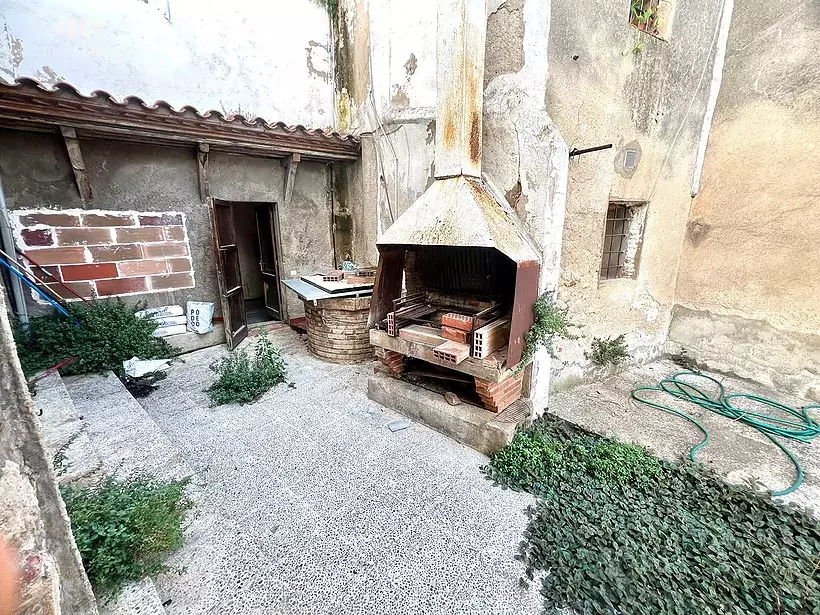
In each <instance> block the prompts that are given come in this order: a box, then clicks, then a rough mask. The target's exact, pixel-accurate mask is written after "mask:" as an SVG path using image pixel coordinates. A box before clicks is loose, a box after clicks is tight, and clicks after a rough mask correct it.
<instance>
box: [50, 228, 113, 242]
mask: <svg viewBox="0 0 820 615" xmlns="http://www.w3.org/2000/svg"><path fill="white" fill-rule="evenodd" d="M57 243H58V244H59V245H61V246H87V245H99V244H110V243H111V231H109V230H108V229H107V228H58V229H57Z"/></svg>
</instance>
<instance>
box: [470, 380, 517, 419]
mask: <svg viewBox="0 0 820 615" xmlns="http://www.w3.org/2000/svg"><path fill="white" fill-rule="evenodd" d="M522 382H523V376H521V375H519V376H511V377H510V378H507V379H506V380H503V381H501V382H489V381H487V380H480V379H478V378H476V379H475V384H476V387H475V388H476V392H477V393H478V395H479V397H481V401H482V402H483V403H484V407H485V408H487V410H490V411H492V412H501V411H502V410H504V409H506V408H507V407H509V406H510V405H511V404H512V403H513V402H515V401H516V400H517V399H519V398H520V397H521V385H522Z"/></svg>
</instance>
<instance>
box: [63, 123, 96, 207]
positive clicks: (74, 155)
mask: <svg viewBox="0 0 820 615" xmlns="http://www.w3.org/2000/svg"><path fill="white" fill-rule="evenodd" d="M60 132H61V133H62V135H63V140H64V141H65V148H66V150H67V151H68V159H69V160H70V161H71V168H72V170H73V171H74V180H75V181H76V182H77V190H78V191H79V192H80V198H82V200H83V203H85V202H87V201H90V200H91V199H92V198H94V195H93V193H92V192H91V182H90V181H89V180H88V172H87V171H86V170H85V162H84V161H83V152H82V150H81V149H80V142H79V141H78V140H77V133H76V132H75V131H74V129H73V128H71V127H69V126H60Z"/></svg>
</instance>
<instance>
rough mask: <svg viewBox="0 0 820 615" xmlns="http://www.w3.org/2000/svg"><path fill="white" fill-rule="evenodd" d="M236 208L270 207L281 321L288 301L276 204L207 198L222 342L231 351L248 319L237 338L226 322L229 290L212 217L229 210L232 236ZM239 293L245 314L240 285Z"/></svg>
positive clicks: (284, 318)
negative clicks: (222, 325) (216, 211)
mask: <svg viewBox="0 0 820 615" xmlns="http://www.w3.org/2000/svg"><path fill="white" fill-rule="evenodd" d="M236 205H243V206H250V207H251V208H253V207H255V206H259V205H266V206H268V207H269V208H270V212H271V215H270V224H271V239H272V241H273V256H274V260H275V264H274V268H275V270H276V281H277V284H278V286H279V289H278V290H279V292H278V297H279V315H280V319H281V321H282V322H287V319H288V314H287V301H285V294H284V292H285V285H284V284H283V283H282V243H281V241H280V239H279V238H280V232H279V228H280V225H279V203H278V202H276V201H274V200H270V201H240V200H236V199H219V198H216V197H208V209H209V215H210V221H211V238H212V240H213V245H214V257H215V259H216V262H215V266H216V274H217V275H216V277H217V284H218V285H219V297H220V301H221V303H222V315H223V321H224V325H225V339H226V342H227V344H228V348H230V349H233V348H234V347H235V346H236V344H238V343H239V342H240V341H241V340H242V339H244V337H245V336H246V335H247V327H248V325H247V317H244V318H243V320H244V321H245V324H244V329H245V332H244V333H243V334H242V335H241V337H240V338H237V337H236V335H234V334H233V333H234V332H232V331H231V323H230V321H229V318H230V307H227V309H226V304H227V302H228V297H227V291H228V290H229V289H226V288H225V279H224V263H223V262H222V255H221V254H220V248H219V245H218V235H217V233H218V230H217V229H218V226H217V224H216V220H215V218H214V215H215V212H214V207H215V206H222V207H230V209H231V225H232V226H233V227H234V233H235V232H236V229H235V224H234V222H233V213H234V206H236ZM239 275H240V279H241V275H242V272H241V267H240V273H239ZM240 289H241V290H240V292H241V294H242V297H243V303H242V310H243V313H244V309H245V307H244V295H245V289H244V286H242V285H241V284H240Z"/></svg>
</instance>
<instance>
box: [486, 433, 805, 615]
mask: <svg viewBox="0 0 820 615" xmlns="http://www.w3.org/2000/svg"><path fill="white" fill-rule="evenodd" d="M484 471H485V472H486V474H487V476H488V478H490V479H492V480H494V481H495V482H497V483H499V484H501V485H502V486H505V487H510V488H513V489H517V490H524V491H528V492H530V493H533V494H535V495H536V503H535V505H533V506H531V507H530V508H529V509H528V516H529V522H528V524H527V528H526V530H525V532H524V540H523V542H522V543H521V545H520V547H519V554H518V558H519V559H520V560H521V561H522V562H523V564H524V566H525V576H526V578H527V579H528V580H529V581H533V580H534V579H535V574H536V573H539V572H541V573H548V574H544V575H543V576H542V578H541V585H542V589H541V594H542V595H543V596H544V604H545V609H546V612H547V613H559V612H565V611H564V609H567V610H570V611H573V612H576V613H606V614H609V615H618V614H624V615H625V614H627V613H629V614H635V615H675V614H678V613H685V614H689V613H698V614H699V615H700V614H704V615H729V614H735V613H738V614H740V613H743V614H760V615H771V614H773V613H783V614H786V613H789V614H793V615H797V614H806V615H809V614H815V613H820V574H818V572H820V565H818V562H820V525H818V523H817V522H816V521H815V520H814V519H813V518H812V517H810V516H809V515H807V514H805V513H803V512H801V511H800V510H798V509H796V508H792V507H787V506H782V505H779V504H777V503H775V502H774V501H772V499H771V498H770V497H768V495H766V494H760V493H755V492H752V491H750V490H748V489H746V488H745V487H741V486H733V485H728V484H726V483H725V482H723V481H722V480H720V479H719V478H718V477H716V476H715V475H714V474H712V473H711V472H709V471H708V470H706V469H704V468H702V467H700V466H697V465H693V464H691V463H682V464H673V463H669V462H662V461H659V460H657V459H655V458H654V457H652V456H651V455H650V454H649V453H647V452H646V451H644V450H643V449H641V448H639V447H635V446H631V445H626V444H621V443H618V442H614V441H612V440H609V439H606V438H602V437H599V436H596V435H594V434H590V433H587V432H584V431H582V430H580V429H577V428H575V427H573V426H570V425H568V424H566V423H564V422H562V421H560V420H558V419H555V418H551V417H550V418H544V419H539V420H537V421H536V422H535V424H534V425H533V426H532V427H531V428H529V429H527V430H523V431H521V432H519V433H518V434H517V435H516V437H515V438H514V440H513V442H512V443H511V444H510V445H508V446H507V447H506V448H504V449H502V450H501V451H500V452H499V453H498V454H497V455H496V456H495V457H494V458H493V460H492V461H491V463H490V464H489V466H487V467H486V468H484ZM525 582H526V581H525Z"/></svg>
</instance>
